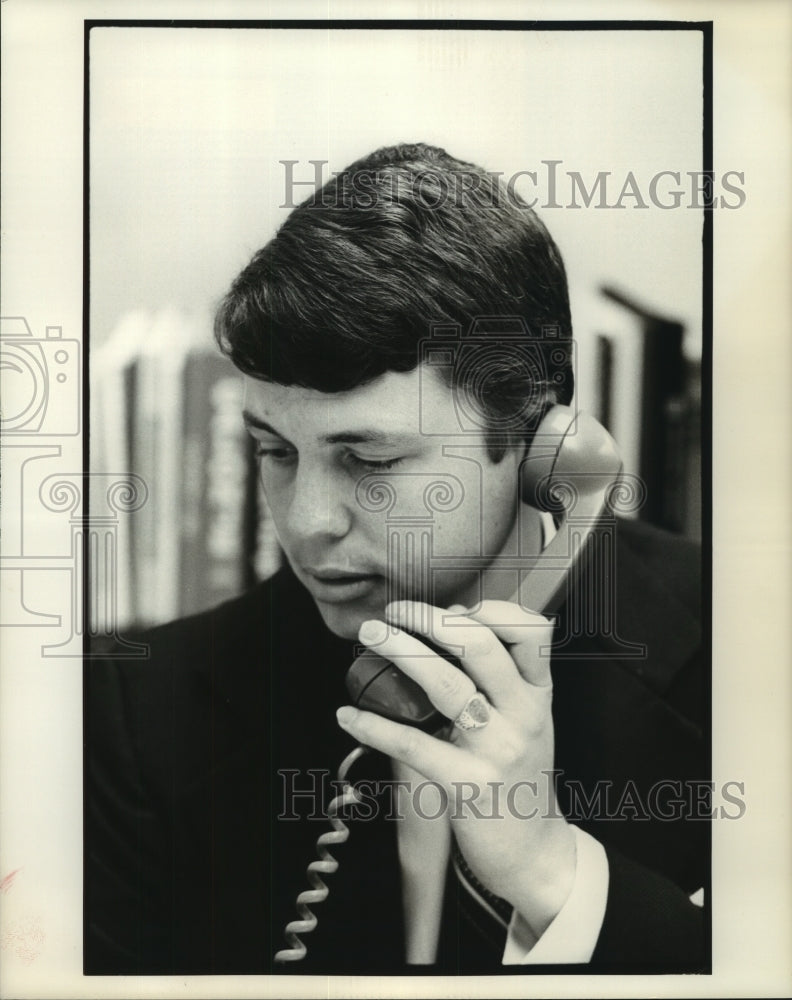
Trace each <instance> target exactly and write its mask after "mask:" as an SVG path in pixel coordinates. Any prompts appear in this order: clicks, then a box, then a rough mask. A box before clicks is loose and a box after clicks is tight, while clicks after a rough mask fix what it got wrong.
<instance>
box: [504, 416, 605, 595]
mask: <svg viewBox="0 0 792 1000" xmlns="http://www.w3.org/2000/svg"><path fill="white" fill-rule="evenodd" d="M621 470H622V461H621V456H620V454H619V449H618V447H617V445H616V442H615V441H614V440H613V438H612V437H611V436H610V434H609V433H608V432H607V431H606V430H605V428H604V427H603V426H602V424H600V423H599V422H598V421H597V420H595V419H594V417H591V416H589V415H588V414H587V413H581V412H579V411H575V410H573V409H572V408H571V407H569V406H561V405H558V406H553V407H552V408H551V409H550V410H549V411H548V412H547V414H546V415H545V417H544V419H543V420H542V422H541V423H540V425H539V427H538V429H537V431H536V434H535V435H534V438H533V441H532V442H531V447H530V448H529V450H528V454H527V456H526V458H525V459H524V461H523V464H522V468H521V471H520V493H521V498H522V500H523V502H524V503H527V504H529V505H530V506H532V507H537V508H538V509H539V510H543V511H549V512H550V513H552V514H553V515H554V517H555V519H556V522H557V527H558V530H557V531H556V534H555V536H554V537H553V538H552V539H551V541H550V542H549V544H548V545H546V546H545V548H544V549H543V550H542V552H541V553H539V554H537V555H536V556H534V558H533V565H530V563H529V564H526V566H525V568H524V571H523V576H522V580H521V583H520V589H519V591H518V594H517V595H516V598H515V600H516V602H517V603H519V604H520V605H521V606H522V607H524V608H530V609H531V610H532V611H538V612H541V613H542V614H551V613H553V612H555V611H557V610H558V608H559V607H560V605H561V603H562V602H563V599H564V596H565V593H566V588H567V583H566V580H567V575H568V574H569V572H570V570H571V569H572V567H573V565H574V564H575V562H576V560H577V559H578V558H579V557H580V556H581V554H582V553H583V552H584V549H585V546H586V543H587V542H588V540H589V538H590V537H591V535H592V533H593V532H594V530H595V529H596V527H597V524H598V523H599V522H600V520H601V517H602V514H603V511H604V509H605V507H606V505H607V502H608V495H609V492H610V489H611V487H612V486H613V484H614V483H615V482H616V481H617V480H618V478H619V475H620V473H621ZM571 515H574V520H572V519H570V520H569V521H567V518H568V517H570V516H571Z"/></svg>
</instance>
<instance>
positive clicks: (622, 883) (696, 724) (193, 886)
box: [85, 522, 709, 974]
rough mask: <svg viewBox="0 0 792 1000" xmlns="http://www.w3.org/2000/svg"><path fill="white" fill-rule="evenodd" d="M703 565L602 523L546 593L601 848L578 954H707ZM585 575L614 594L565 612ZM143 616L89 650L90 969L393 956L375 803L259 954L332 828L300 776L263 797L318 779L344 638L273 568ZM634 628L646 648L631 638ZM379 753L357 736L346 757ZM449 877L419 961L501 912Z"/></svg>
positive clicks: (629, 961)
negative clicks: (357, 750)
mask: <svg viewBox="0 0 792 1000" xmlns="http://www.w3.org/2000/svg"><path fill="white" fill-rule="evenodd" d="M699 571H700V557H699V552H698V550H697V549H696V548H695V547H694V546H692V545H690V543H688V542H685V541H684V540H682V539H680V538H677V537H674V536H670V535H667V534H664V533H660V532H658V531H656V530H654V529H649V528H647V527H646V526H644V525H641V524H638V523H631V522H620V523H619V530H618V532H617V557H616V560H615V564H614V565H613V566H612V567H609V566H604V567H603V566H602V565H599V566H597V567H594V568H593V569H592V570H590V571H589V570H587V571H586V573H588V579H589V582H588V584H587V583H586V579H587V577H586V575H585V574H584V575H583V576H582V583H581V580H580V579H579V580H578V583H579V584H580V586H579V587H577V591H578V593H577V596H576V595H575V593H573V594H572V595H571V596H570V598H569V600H568V601H567V604H566V607H565V608H564V609H563V610H562V612H561V614H560V621H559V626H558V629H557V633H556V634H557V636H558V643H557V644H556V645H557V651H556V654H555V655H554V659H553V675H554V685H555V689H554V703H553V704H554V708H553V712H554V720H555V727H556V767H557V769H558V771H559V772H560V774H559V775H558V790H559V797H560V802H561V805H562V808H563V809H564V810H565V811H566V814H567V815H568V816H569V817H570V819H572V820H573V821H575V822H578V823H579V825H580V826H582V827H583V828H584V829H587V830H588V831H589V832H591V833H592V834H593V835H594V836H596V837H597V838H598V839H599V840H600V841H601V842H602V843H604V844H605V846H606V850H607V852H608V859H609V865H610V887H609V895H608V904H607V911H606V917H605V922H604V925H603V927H602V930H601V933H600V936H599V941H598V943H597V947H596V951H595V953H594V956H593V959H592V966H591V967H592V969H595V968H596V969H601V970H603V971H624V972H628V971H647V972H650V971H682V970H702V971H703V970H705V969H706V968H707V967H708V957H707V950H706V948H705V937H706V935H705V933H704V923H705V920H704V916H705V915H704V912H703V911H702V910H700V909H699V908H697V907H695V906H693V905H692V904H691V903H690V902H689V899H688V895H689V894H690V893H691V892H693V891H694V890H696V889H697V888H699V887H700V886H701V885H702V884H704V883H705V882H706V880H707V866H708V858H709V853H708V832H709V831H708V824H707V822H706V820H705V819H703V818H692V817H691V816H690V811H691V804H692V800H693V799H694V798H695V797H696V795H697V794H698V793H697V791H696V789H697V782H702V781H704V780H705V779H706V778H707V776H708V740H707V737H706V735H705V734H706V733H707V732H708V722H707V703H708V701H707V690H708V687H707V683H708V678H707V674H706V671H703V670H702V663H701V656H700V622H699V609H700V584H699V576H700V573H699ZM592 581H594V586H595V590H596V592H597V593H598V595H599V596H600V598H601V600H600V604H601V605H602V604H603V600H602V598H603V595H604V597H605V602H604V603H605V604H607V605H608V608H612V607H615V609H616V611H615V614H614V613H613V612H612V611H608V610H607V608H606V611H605V612H603V613H602V614H600V621H599V625H598V627H597V628H596V629H595V628H592V623H591V621H590V620H587V619H586V616H585V614H583V615H582V616H581V612H580V609H581V608H582V607H583V606H584V605H585V603H586V602H585V599H584V597H585V593H590V590H589V591H587V590H586V587H587V586H588V587H590V586H591V585H592ZM581 588H582V589H581ZM581 595H582V596H581ZM608 595H612V597H613V604H609V603H608ZM589 633H591V634H589ZM570 636H571V637H570ZM145 638H146V641H147V642H148V643H149V644H150V648H151V655H150V657H149V658H148V659H147V660H143V661H141V660H123V659H111V658H108V659H104V660H96V659H90V660H88V661H87V664H86V729H85V733H86V746H87V756H86V812H85V820H86V824H85V844H86V856H85V860H86V867H85V871H86V878H85V927H86V934H85V971H86V972H87V973H89V974H90V973H105V974H111V973H128V974H141V973H171V974H178V973H184V974H187V973H268V972H272V971H274V972H283V971H287V972H291V971H293V972H300V973H306V974H308V973H325V972H346V973H366V972H379V973H383V972H394V973H395V972H403V971H405V969H404V966H403V965H402V946H403V940H402V933H403V932H402V928H401V901H400V882H399V868H398V861H397V856H396V840H395V832H394V826H395V824H394V823H393V822H392V821H385V820H383V819H382V816H381V815H380V816H379V817H377V818H375V819H370V820H364V819H360V820H358V821H353V822H352V823H351V837H350V840H349V842H348V843H346V844H344V845H341V846H339V847H337V848H333V853H334V855H335V857H336V858H337V859H338V860H339V862H340V867H339V870H338V872H337V873H335V874H333V875H330V876H328V877H327V884H328V886H329V887H330V896H329V898H328V900H327V901H325V902H323V903H321V904H319V905H317V906H315V907H314V910H315V913H316V915H317V916H318V918H319V924H318V927H317V929H316V930H315V931H314V932H313V933H311V934H309V935H306V936H305V942H306V944H307V945H308V949H309V950H308V958H307V959H306V960H305V961H304V962H301V963H298V964H297V965H296V966H294V967H287V968H286V969H284V967H283V966H275V967H273V966H272V961H271V959H272V956H273V954H274V953H275V951H277V950H278V949H279V948H282V947H284V939H283V927H284V925H285V923H287V922H288V921H289V920H292V919H294V918H295V917H296V911H295V905H294V900H295V897H296V895H297V894H298V893H299V892H300V891H301V890H302V889H305V888H307V887H308V886H307V882H306V879H305V869H306V866H307V864H308V862H309V861H310V860H312V859H314V858H315V857H316V856H317V855H316V849H315V841H316V838H317V836H318V835H319V834H320V833H322V832H324V831H325V830H327V829H328V825H327V821H326V820H322V819H321V818H320V817H318V816H317V817H311V815H310V814H311V812H312V811H313V805H312V802H311V801H310V800H309V799H308V798H304V799H294V800H293V801H291V802H287V803H286V806H287V808H286V810H285V811H286V812H291V811H292V808H293V809H295V810H296V811H297V813H298V814H299V813H302V814H303V815H302V818H301V819H299V820H296V821H295V820H293V819H292V820H288V819H280V820H279V819H278V816H279V815H281V814H283V813H284V789H285V788H286V787H287V785H289V786H290V787H291V788H292V789H298V790H299V789H302V790H305V789H308V788H309V787H310V786H311V785H312V784H314V786H315V787H317V788H319V789H320V790H321V789H324V790H325V792H326V794H325V795H324V803H325V804H326V803H327V802H328V801H329V799H330V798H331V797H332V794H333V793H332V790H331V789H330V787H329V786H328V784H327V783H328V782H329V780H330V779H331V778H334V777H335V774H336V769H337V767H338V764H339V762H340V760H341V759H342V757H343V756H344V755H345V754H346V752H348V750H349V749H351V747H352V745H353V744H352V743H351V741H350V739H349V737H348V736H346V735H345V734H344V733H343V732H342V731H341V730H340V729H339V728H338V726H337V724H336V722H335V709H336V708H337V707H338V706H339V705H340V704H344V703H346V702H347V701H348V698H347V696H346V694H345V690H344V674H345V671H346V667H347V666H348V664H349V663H350V662H351V660H352V658H353V654H352V645H351V644H350V643H348V642H346V641H344V640H341V639H338V638H336V637H334V636H333V635H331V634H330V633H328V631H327V630H326V629H325V627H324V626H323V624H322V622H321V619H320V617H319V614H318V612H317V611H316V609H315V607H314V605H313V602H312V601H311V599H310V597H309V596H308V594H307V593H306V592H305V591H304V590H303V588H302V587H301V586H300V585H299V584H298V583H297V582H296V580H295V579H294V577H293V576H292V575H291V574H290V572H288V571H283V572H281V573H279V574H278V575H277V576H276V577H275V578H273V580H271V581H268V582H267V583H265V584H262V585H261V586H259V587H257V588H256V589H255V590H253V591H251V592H250V593H248V594H246V595H244V596H243V597H241V598H239V599H237V600H233V601H230V602H228V603H226V604H223V605H221V606H220V607H218V608H216V609H214V610H213V611H211V612H208V613H205V614H201V615H198V616H195V617H192V618H189V619H186V620H183V621H179V622H175V623H173V624H170V625H166V626H163V627H160V628H157V629H154V630H152V631H151V632H150V633H149V634H148V635H147V636H146V637H145ZM630 644H638V645H643V646H645V656H644V657H643V658H634V657H633V656H631V655H627V654H634V653H635V652H636V650H635V648H634V646H630ZM295 771H296V772H297V774H296V775H295V774H294V772H295ZM279 772H289V773H287V774H285V775H284V774H282V773H279ZM389 773H390V772H389V770H388V762H387V761H385V760H384V759H383V758H381V757H380V756H378V755H370V756H369V757H366V758H364V759H363V760H362V761H361V762H360V764H359V765H358V767H357V768H356V770H355V772H354V773H353V778H358V777H361V776H362V777H369V778H376V777H381V778H387V777H389ZM669 782H670V783H671V784H669ZM658 783H665V784H660V785H658ZM680 790H681V793H682V794H681V797H680V796H678V792H679V791H680ZM660 791H662V794H658V793H659V792H660ZM699 791H700V788H699ZM653 796H654V798H653ZM704 798H706V796H704ZM672 799H673V800H674V801H677V802H679V801H680V800H681V801H682V802H687V805H677V807H676V811H677V814H679V813H681V814H682V815H681V817H680V818H676V819H674V818H662V817H661V816H659V815H657V813H658V812H663V813H664V814H665V815H666V816H673V815H674V809H673V802H672ZM701 802H702V799H701V795H700V794H699V799H698V804H697V805H696V806H695V808H696V809H697V816H698V817H702V816H704V815H706V809H704V808H702V805H701ZM705 804H706V803H705ZM289 806H291V807H292V808H288V807H289ZM464 896H465V894H464V893H462V892H461V891H460V890H459V888H458V883H457V882H456V880H455V879H453V878H450V879H449V881H448V886H447V892H446V900H445V911H444V919H443V931H442V942H441V950H440V956H439V959H438V964H437V966H436V967H434V968H435V969H436V971H438V972H444V973H455V972H493V971H499V968H500V966H499V961H500V955H501V952H502V947H503V935H502V934H500V935H498V934H497V933H496V934H493V932H492V928H491V927H489V926H487V922H486V921H485V920H481V919H479V917H480V914H478V915H477V914H476V913H471V912H470V910H471V908H470V906H469V905H468V904H467V903H466V902H465V899H463V897H464ZM473 909H474V910H475V907H473ZM469 918H472V919H469ZM423 971H427V970H423ZM509 971H511V972H513V971H514V968H513V967H511V969H510V970H509Z"/></svg>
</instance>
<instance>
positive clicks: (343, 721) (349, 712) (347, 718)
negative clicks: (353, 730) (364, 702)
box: [336, 705, 356, 727]
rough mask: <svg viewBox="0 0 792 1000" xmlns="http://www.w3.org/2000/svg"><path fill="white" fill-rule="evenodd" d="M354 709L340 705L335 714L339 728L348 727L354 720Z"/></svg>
mask: <svg viewBox="0 0 792 1000" xmlns="http://www.w3.org/2000/svg"><path fill="white" fill-rule="evenodd" d="M355 714H356V713H355V709H354V708H352V706H351V705H342V707H341V708H339V709H338V711H337V712H336V718H337V719H338V724H339V726H344V727H346V726H348V725H349V724H350V722H352V720H353V719H354V718H355Z"/></svg>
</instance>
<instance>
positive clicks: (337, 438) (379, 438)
mask: <svg viewBox="0 0 792 1000" xmlns="http://www.w3.org/2000/svg"><path fill="white" fill-rule="evenodd" d="M242 419H243V420H244V421H245V425H246V426H247V427H253V428H255V430H257V431H266V432H267V433H268V434H274V435H275V437H279V438H283V435H282V434H281V433H280V431H277V430H276V429H275V428H274V427H273V426H272V425H271V424H268V423H267V421H266V420H262V419H261V417H257V416H256V415H255V414H254V413H251V412H250V410H244V411H243V413H242ZM405 437H407V435H405V434H399V433H398V432H397V433H395V434H389V433H388V432H387V431H381V430H375V429H373V428H372V429H365V430H359V431H338V432H337V433H335V434H327V435H325V436H324V437H323V438H322V440H323V441H325V442H327V444H391V443H396V442H398V441H403V440H404V439H405ZM284 440H285V438H284Z"/></svg>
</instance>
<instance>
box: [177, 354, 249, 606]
mask: <svg viewBox="0 0 792 1000" xmlns="http://www.w3.org/2000/svg"><path fill="white" fill-rule="evenodd" d="M184 379H185V391H184V400H185V405H184V426H185V434H184V447H183V457H182V504H181V510H182V518H181V572H180V610H181V612H182V613H183V614H191V613H194V612H198V611H203V610H205V609H206V608H209V607H212V606H213V605H215V604H217V603H219V602H220V601H223V600H226V599H227V598H229V597H232V596H234V595H235V594H238V593H240V592H241V591H242V590H244V588H245V586H246V585H247V583H248V572H247V570H246V566H247V564H248V561H249V550H250V541H249V538H250V528H249V526H248V524H249V513H248V511H249V500H248V495H249V492H250V491H249V475H250V463H249V459H248V443H247V435H246V434H245V432H244V428H243V426H242V421H241V418H240V412H241V408H242V406H241V404H242V399H241V380H240V378H239V376H238V375H237V374H236V373H235V372H233V370H232V369H231V368H230V366H229V363H228V362H227V361H226V360H225V359H223V358H220V357H218V356H215V355H211V354H204V353H199V354H196V355H193V356H191V357H190V358H188V361H187V364H186V366H185V370H184Z"/></svg>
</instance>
